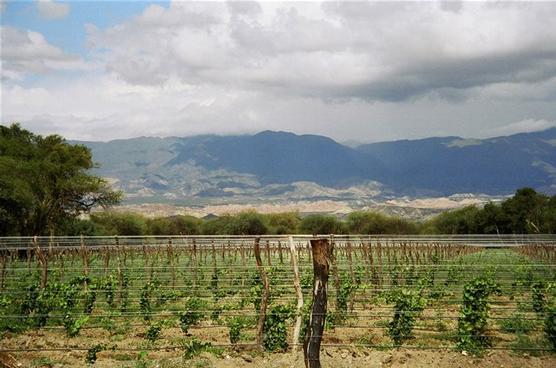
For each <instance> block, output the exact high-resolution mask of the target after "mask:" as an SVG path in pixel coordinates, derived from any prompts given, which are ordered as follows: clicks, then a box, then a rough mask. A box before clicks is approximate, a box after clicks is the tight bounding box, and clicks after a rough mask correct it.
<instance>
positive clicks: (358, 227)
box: [346, 211, 419, 234]
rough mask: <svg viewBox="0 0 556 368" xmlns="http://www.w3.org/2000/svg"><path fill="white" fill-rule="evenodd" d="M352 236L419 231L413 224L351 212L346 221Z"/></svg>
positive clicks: (370, 213)
mask: <svg viewBox="0 0 556 368" xmlns="http://www.w3.org/2000/svg"><path fill="white" fill-rule="evenodd" d="M346 227H347V229H348V231H349V232H350V233H352V234H416V233H417V232H418V231H419V229H418V226H417V224H415V223H414V222H411V221H408V220H405V219H402V218H399V217H393V216H386V215H383V214H381V213H377V212H370V211H359V212H352V213H350V214H349V215H348V217H347V220H346Z"/></svg>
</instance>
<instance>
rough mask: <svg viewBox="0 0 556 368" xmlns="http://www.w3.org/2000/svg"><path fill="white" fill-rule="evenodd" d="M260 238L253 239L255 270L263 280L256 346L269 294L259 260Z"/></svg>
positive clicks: (261, 332) (260, 335) (259, 342)
mask: <svg viewBox="0 0 556 368" xmlns="http://www.w3.org/2000/svg"><path fill="white" fill-rule="evenodd" d="M260 240H261V239H260V238H256V239H255V247H254V251H255V260H256V261H257V268H258V269H259V273H260V274H261V279H262V280H263V293H262V295H261V307H260V309H259V322H258V324H257V344H259V345H261V346H262V344H263V330H264V321H265V319H266V308H267V306H268V297H269V292H270V286H269V283H268V277H267V275H266V271H265V269H264V266H263V261H262V260H261V247H260Z"/></svg>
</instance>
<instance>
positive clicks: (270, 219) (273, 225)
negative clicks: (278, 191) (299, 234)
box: [265, 212, 301, 234]
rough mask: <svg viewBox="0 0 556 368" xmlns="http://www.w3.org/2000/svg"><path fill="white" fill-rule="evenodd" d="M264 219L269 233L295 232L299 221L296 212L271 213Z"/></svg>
mask: <svg viewBox="0 0 556 368" xmlns="http://www.w3.org/2000/svg"><path fill="white" fill-rule="evenodd" d="M265 219H266V222H267V226H268V229H269V233H271V234H295V233H296V231H297V228H298V227H299V224H300V223H301V218H300V217H299V214H298V213H297V212H284V213H271V214H268V215H265Z"/></svg>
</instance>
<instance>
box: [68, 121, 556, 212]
mask: <svg viewBox="0 0 556 368" xmlns="http://www.w3.org/2000/svg"><path fill="white" fill-rule="evenodd" d="M79 143H82V144H85V145H87V146H88V147H90V148H91V149H92V152H93V157H94V159H95V161H97V162H99V163H100V165H101V166H100V168H99V169H97V173H98V174H100V175H102V176H105V177H108V178H110V179H111V180H112V181H113V182H114V185H116V186H118V187H120V188H122V189H123V190H124V191H125V192H126V193H127V197H128V198H129V199H130V200H132V201H134V200H135V201H142V202H149V201H150V202H158V201H162V202H164V201H172V202H173V201H181V202H187V203H190V204H195V203H206V202H207V201H208V202H210V201H217V200H219V199H222V198H227V200H228V201H230V202H233V201H237V202H242V201H246V200H249V201H251V202H256V201H259V200H260V201H263V200H269V199H271V200H272V199H291V200H314V199H331V198H332V199H342V200H353V201H357V200H361V201H364V200H369V199H372V198H384V197H397V196H404V195H408V196H432V197H434V196H449V195H453V194H456V193H477V194H478V193H484V194H489V195H505V194H510V193H512V192H513V191H515V189H516V188H519V187H523V186H530V187H533V188H535V189H537V190H540V191H543V192H546V193H554V192H555V191H556V128H553V129H549V130H545V131H542V132H535V133H522V134H516V135H511V136H506V137H497V138H490V139H463V138H459V137H441V138H427V139H420V140H401V141H394V142H383V143H373V144H364V145H359V146H356V147H355V148H351V147H348V146H345V145H342V144H340V143H338V142H336V141H334V140H332V139H330V138H327V137H323V136H317V135H296V134H293V133H287V132H273V131H264V132H261V133H258V134H255V135H241V136H216V135H203V136H194V137H185V138H179V137H169V138H149V137H141V138H132V139H125V140H114V141H110V142H79Z"/></svg>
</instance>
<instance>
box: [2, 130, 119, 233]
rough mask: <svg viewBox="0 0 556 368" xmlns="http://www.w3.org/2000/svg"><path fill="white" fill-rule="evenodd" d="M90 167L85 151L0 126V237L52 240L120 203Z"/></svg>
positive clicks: (59, 139) (88, 153)
mask: <svg viewBox="0 0 556 368" xmlns="http://www.w3.org/2000/svg"><path fill="white" fill-rule="evenodd" d="M93 167H94V163H93V160H92V155H91V151H90V150H89V149H88V148H87V147H85V146H83V145H74V144H70V143H68V142H66V140H65V139H64V138H62V137H60V136H58V135H50V136H46V137H43V136H40V135H36V134H33V133H32V132H30V131H28V130H25V129H22V128H21V127H20V126H19V125H18V124H13V125H11V126H9V127H8V126H3V125H0V234H2V235H50V234H56V233H57V232H60V231H63V230H61V229H62V228H63V226H65V225H67V223H68V222H70V221H72V220H73V219H75V218H77V217H78V216H79V215H81V214H82V213H87V212H89V211H90V210H91V209H92V208H93V207H95V206H103V207H106V206H110V205H113V204H116V203H118V202H119V201H120V199H121V193H120V192H117V191H114V190H113V189H112V188H111V187H110V185H109V183H107V182H106V180H104V179H102V178H100V177H97V176H95V175H92V174H91V173H90V169H92V168H93Z"/></svg>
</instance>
